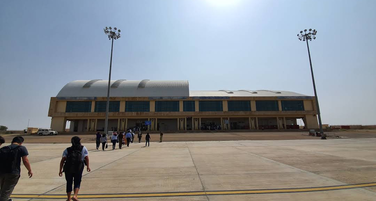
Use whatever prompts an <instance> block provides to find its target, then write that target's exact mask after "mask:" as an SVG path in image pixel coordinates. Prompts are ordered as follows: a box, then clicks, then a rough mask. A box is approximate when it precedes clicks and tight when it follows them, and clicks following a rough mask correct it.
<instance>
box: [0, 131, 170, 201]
mask: <svg viewBox="0 0 376 201" xmlns="http://www.w3.org/2000/svg"><path fill="white" fill-rule="evenodd" d="M134 136H135V134H134V132H132V130H131V129H130V130H128V132H127V133H125V132H122V133H119V134H117V133H116V132H114V133H113V134H112V136H111V142H112V149H115V146H116V143H117V142H119V149H121V147H122V145H123V143H125V142H123V139H124V138H125V139H126V144H127V147H129V143H133V141H134ZM137 137H138V142H139V143H141V139H142V133H141V131H140V130H139V132H138V136H137ZM150 140H151V137H150V135H149V133H147V134H146V136H145V146H150ZM162 140H163V133H162V132H161V133H160V140H159V142H162ZM23 142H24V138H23V137H22V136H17V137H14V138H13V140H12V142H11V144H10V145H8V146H2V144H4V143H5V139H4V138H3V137H1V136H0V146H2V147H1V149H0V201H11V200H12V199H10V195H11V194H12V192H13V190H14V188H15V186H16V184H17V183H18V180H19V179H20V175H21V174H20V173H21V160H22V162H23V164H24V166H25V167H26V169H27V171H28V175H29V178H31V177H32V176H33V172H32V170H31V165H30V162H29V159H28V155H29V153H28V151H27V149H26V147H25V146H22V144H23ZM100 143H102V150H103V151H104V150H105V147H106V146H107V136H106V134H100V133H99V132H98V133H97V135H96V145H97V146H96V148H97V149H98V148H99V146H100ZM71 144H72V146H70V147H68V148H66V149H65V150H64V151H63V154H62V158H61V160H60V166H59V176H60V177H62V176H63V173H64V175H65V180H66V182H67V184H66V193H67V200H68V201H70V200H73V201H78V198H77V196H78V192H79V190H80V185H81V180H82V173H83V170H84V168H85V166H86V170H87V171H88V172H90V171H91V169H90V163H89V151H88V150H87V148H86V147H85V146H82V145H81V139H80V138H79V137H78V136H74V137H72V139H71ZM72 184H73V188H72ZM72 191H73V195H72Z"/></svg>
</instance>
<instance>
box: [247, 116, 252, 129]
mask: <svg viewBox="0 0 376 201" xmlns="http://www.w3.org/2000/svg"><path fill="white" fill-rule="evenodd" d="M248 125H249V130H251V129H252V122H251V117H248Z"/></svg>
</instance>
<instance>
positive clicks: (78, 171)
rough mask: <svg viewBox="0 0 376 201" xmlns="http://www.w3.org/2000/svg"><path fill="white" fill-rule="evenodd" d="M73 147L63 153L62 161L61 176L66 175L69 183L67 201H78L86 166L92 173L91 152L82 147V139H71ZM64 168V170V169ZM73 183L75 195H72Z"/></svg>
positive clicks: (75, 137)
mask: <svg viewBox="0 0 376 201" xmlns="http://www.w3.org/2000/svg"><path fill="white" fill-rule="evenodd" d="M71 143H72V146H71V147H68V148H66V149H65V150H64V152H63V157H62V158H61V161H60V169H59V176H60V177H62V176H63V171H64V174H65V180H66V181H67V186H66V192H67V200H68V201H70V200H71V199H72V200H73V201H78V198H77V195H78V191H79V190H80V187H81V179H82V172H83V170H84V167H85V164H86V170H87V171H88V172H90V171H91V169H90V163H89V151H88V150H87V148H86V147H85V146H82V145H81V139H80V138H79V137H77V136H74V137H72V139H71ZM63 166H64V169H63ZM72 183H73V184H74V188H73V189H74V195H73V197H72V196H71V195H72Z"/></svg>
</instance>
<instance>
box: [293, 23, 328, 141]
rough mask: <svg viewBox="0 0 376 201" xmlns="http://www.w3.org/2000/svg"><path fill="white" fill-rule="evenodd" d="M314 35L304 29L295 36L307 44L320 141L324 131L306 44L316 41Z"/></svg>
mask: <svg viewBox="0 0 376 201" xmlns="http://www.w3.org/2000/svg"><path fill="white" fill-rule="evenodd" d="M307 31H308V32H307ZM316 34H317V31H316V30H315V29H309V30H307V29H304V31H300V33H298V35H297V36H298V38H299V40H300V41H305V42H306V44H307V50H308V58H309V65H310V67H311V76H312V83H313V91H314V92H315V98H316V106H317V115H318V117H319V126H320V134H321V139H326V137H325V135H324V131H323V129H322V122H321V113H320V106H319V99H318V97H317V92H316V84H315V76H314V75H313V68H312V61H311V52H310V51H309V44H308V41H312V40H315V39H316ZM315 136H317V134H316V132H315Z"/></svg>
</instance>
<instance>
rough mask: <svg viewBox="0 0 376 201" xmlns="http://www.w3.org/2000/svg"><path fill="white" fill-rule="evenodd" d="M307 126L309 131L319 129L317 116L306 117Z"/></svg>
mask: <svg viewBox="0 0 376 201" xmlns="http://www.w3.org/2000/svg"><path fill="white" fill-rule="evenodd" d="M305 124H306V125H305V126H306V128H307V129H318V128H319V125H318V123H317V115H306V116H305Z"/></svg>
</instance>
